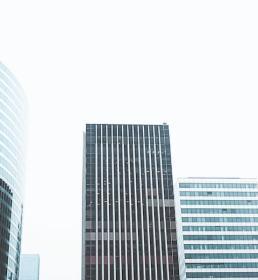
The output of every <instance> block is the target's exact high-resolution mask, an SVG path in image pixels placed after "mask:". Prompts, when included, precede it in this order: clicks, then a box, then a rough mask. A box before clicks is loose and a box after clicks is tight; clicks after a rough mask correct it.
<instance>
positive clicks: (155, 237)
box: [82, 124, 179, 280]
mask: <svg viewBox="0 0 258 280" xmlns="http://www.w3.org/2000/svg"><path fill="white" fill-rule="evenodd" d="M83 159H84V165H83V211H82V212H83V222H82V244H83V248H82V280H89V279H91V280H94V279H98V280H99V279H102V280H108V279H110V280H113V279H115V280H116V279H117V280H122V279H126V280H131V279H135V280H138V279H141V280H147V279H148V280H163V279H165V280H179V269H178V255H177V240H176V228H175V211H174V194H173V183H172V168H171V154H170V138H169V128H168V125H166V124H163V125H130V124H129V125H116V124H87V125H86V133H85V135H84V153H83Z"/></svg>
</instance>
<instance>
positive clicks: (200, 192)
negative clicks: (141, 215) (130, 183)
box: [176, 178, 258, 280]
mask: <svg viewBox="0 0 258 280" xmlns="http://www.w3.org/2000/svg"><path fill="white" fill-rule="evenodd" d="M176 191H179V194H178V195H176V205H177V209H176V210H177V211H176V212H177V214H178V215H177V217H178V220H177V221H178V233H179V234H178V238H179V240H178V243H179V245H180V246H179V262H180V272H181V273H180V274H181V279H182V280H184V279H191V280H197V279H202V280H205V279H211V278H212V279H214V280H218V279H227V280H231V279H258V183H257V180H255V179H230V178H182V179H179V180H178V188H177V190H176Z"/></svg>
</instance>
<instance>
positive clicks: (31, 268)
mask: <svg viewBox="0 0 258 280" xmlns="http://www.w3.org/2000/svg"><path fill="white" fill-rule="evenodd" d="M19 280H39V255H31V254H23V255H21V262H20V277H19Z"/></svg>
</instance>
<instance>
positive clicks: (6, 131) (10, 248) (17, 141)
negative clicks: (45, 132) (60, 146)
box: [0, 62, 26, 280]
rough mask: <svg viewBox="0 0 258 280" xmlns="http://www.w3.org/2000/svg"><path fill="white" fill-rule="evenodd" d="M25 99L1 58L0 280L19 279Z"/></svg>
mask: <svg viewBox="0 0 258 280" xmlns="http://www.w3.org/2000/svg"><path fill="white" fill-rule="evenodd" d="M25 114H26V99H25V96H24V93H23V90H22V88H21V86H20V84H19V83H18V82H17V80H16V79H15V77H14V76H13V74H12V73H11V72H10V71H9V70H8V69H7V68H6V66H4V65H3V64H2V63H1V62H0V280H18V277H19V275H18V274H19V261H20V248H21V229H22V210H23V185H24V183H23V182H24V152H25V151H24V150H25V139H24V136H25V118H26V115H25Z"/></svg>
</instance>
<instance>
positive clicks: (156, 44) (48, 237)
mask: <svg viewBox="0 0 258 280" xmlns="http://www.w3.org/2000/svg"><path fill="white" fill-rule="evenodd" d="M257 15H258V2H257V0H254V1H251V0H250V1H249V0H243V1H238V0H234V1H230V0H223V1H221V0H216V1H213V0H204V1H199V0H194V1H193V0H190V1H172V0H171V1H162V0H161V1H152V0H150V1H142V0H137V1H134V0H130V1H123V0H120V1H113V0H110V1H91V0H90V1H85V0H84V1H76V0H73V1H72V0H69V1H64V0H62V1H61V0H44V1H37V0H36V1H35V0H33V1H32V0H31V1H28V0H23V1H12V0H8V1H5V0H0V60H1V61H2V62H3V63H5V64H6V65H7V66H8V67H9V68H10V69H11V70H12V72H13V73H14V74H15V75H16V77H17V78H18V79H19V81H20V83H21V84H22V85H23V88H24V90H25V92H26V94H27V96H28V102H29V109H30V110H29V120H28V123H29V125H28V131H29V134H28V159H27V184H26V200H25V210H24V231H23V251H24V252H27V253H39V254H40V256H41V280H57V279H60V280H68V279H69V280H76V279H80V262H81V255H80V254H81V170H82V134H83V130H84V124H85V123H86V122H94V123H96V122H116V123H123V122H129V123H131V122H134V123H138V122H139V123H152V122H155V123H162V122H167V123H169V124H170V130H171V136H172V145H173V146H172V152H173V163H174V166H173V168H174V170H173V173H174V178H176V177H179V176H237V177H258V125H257V122H258V102H257V100H258V51H257V50H258V16H257Z"/></svg>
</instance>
